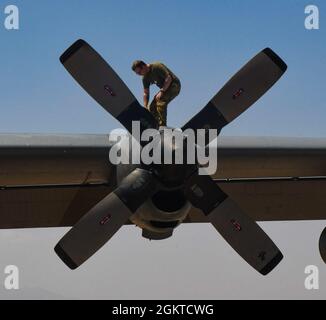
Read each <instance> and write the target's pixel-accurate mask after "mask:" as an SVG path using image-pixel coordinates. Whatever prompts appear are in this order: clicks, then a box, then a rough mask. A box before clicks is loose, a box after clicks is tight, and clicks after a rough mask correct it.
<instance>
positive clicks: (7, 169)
mask: <svg viewBox="0 0 326 320" xmlns="http://www.w3.org/2000/svg"><path fill="white" fill-rule="evenodd" d="M111 145H112V143H110V141H109V136H108V135H92V134H83V135H76V134H74V135H60V134H51V135H48V134H0V228H40V227H59V226H71V225H73V224H74V223H75V222H77V220H79V219H80V217H81V216H82V215H84V214H85V213H86V212H87V211H88V210H89V209H90V208H91V207H93V206H94V205H95V204H96V203H97V202H98V201H100V200H101V199H102V198H104V197H105V196H106V195H107V194H108V193H110V192H111V191H112V190H113V188H114V187H115V185H116V175H115V166H113V165H112V164H110V162H109V150H110V147H111Z"/></svg>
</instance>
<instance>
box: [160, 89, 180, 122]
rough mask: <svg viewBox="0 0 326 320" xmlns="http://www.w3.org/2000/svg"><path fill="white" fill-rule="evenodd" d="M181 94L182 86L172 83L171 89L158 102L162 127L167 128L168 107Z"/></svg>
mask: <svg viewBox="0 0 326 320" xmlns="http://www.w3.org/2000/svg"><path fill="white" fill-rule="evenodd" d="M179 92H180V85H179V84H178V83H172V84H171V86H170V88H169V89H168V90H166V92H164V93H163V94H162V97H161V99H159V100H156V111H157V119H158V123H159V125H160V126H166V118H167V107H168V103H170V102H171V100H173V99H174V98H175V97H176V96H177V95H178V94H179Z"/></svg>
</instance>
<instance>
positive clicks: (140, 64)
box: [131, 60, 149, 76]
mask: <svg viewBox="0 0 326 320" xmlns="http://www.w3.org/2000/svg"><path fill="white" fill-rule="evenodd" d="M131 69H132V70H133V71H134V72H135V73H137V74H138V75H139V76H144V75H145V74H146V73H147V72H148V71H149V67H148V65H147V64H146V63H145V62H144V61H142V60H136V61H134V62H133V63H132V66H131Z"/></svg>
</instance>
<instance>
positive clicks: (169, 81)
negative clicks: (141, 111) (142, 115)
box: [160, 74, 173, 92]
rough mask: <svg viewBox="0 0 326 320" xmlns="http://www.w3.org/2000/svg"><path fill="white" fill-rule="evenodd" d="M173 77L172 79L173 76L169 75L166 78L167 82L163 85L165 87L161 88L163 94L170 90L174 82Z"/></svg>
mask: <svg viewBox="0 0 326 320" xmlns="http://www.w3.org/2000/svg"><path fill="white" fill-rule="evenodd" d="M172 80H173V79H172V77H171V75H170V74H169V75H168V76H167V77H166V78H165V81H164V85H163V87H162V88H161V90H160V91H161V92H165V91H166V90H167V89H168V88H169V86H170V84H171V82H172Z"/></svg>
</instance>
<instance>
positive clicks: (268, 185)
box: [186, 137, 326, 222]
mask: <svg viewBox="0 0 326 320" xmlns="http://www.w3.org/2000/svg"><path fill="white" fill-rule="evenodd" d="M210 147H211V148H216V147H217V150H218V152H217V155H218V157H217V159H218V169H217V172H216V173H215V175H214V180H215V181H216V183H217V184H218V185H219V186H220V187H221V188H222V190H223V191H225V192H226V193H227V194H228V195H229V196H230V197H232V199H234V200H235V201H236V202H237V203H238V205H239V206H240V207H241V208H242V209H243V210H244V211H245V212H246V213H247V214H248V215H250V216H251V217H252V218H253V219H255V220H256V221H275V220H317V219H326V139H323V138H276V137H221V138H220V139H217V140H216V141H214V142H213V144H211V145H210ZM186 222H205V220H203V218H202V215H200V214H199V212H198V211H197V209H192V210H191V212H190V213H189V216H188V218H187V221H186Z"/></svg>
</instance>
